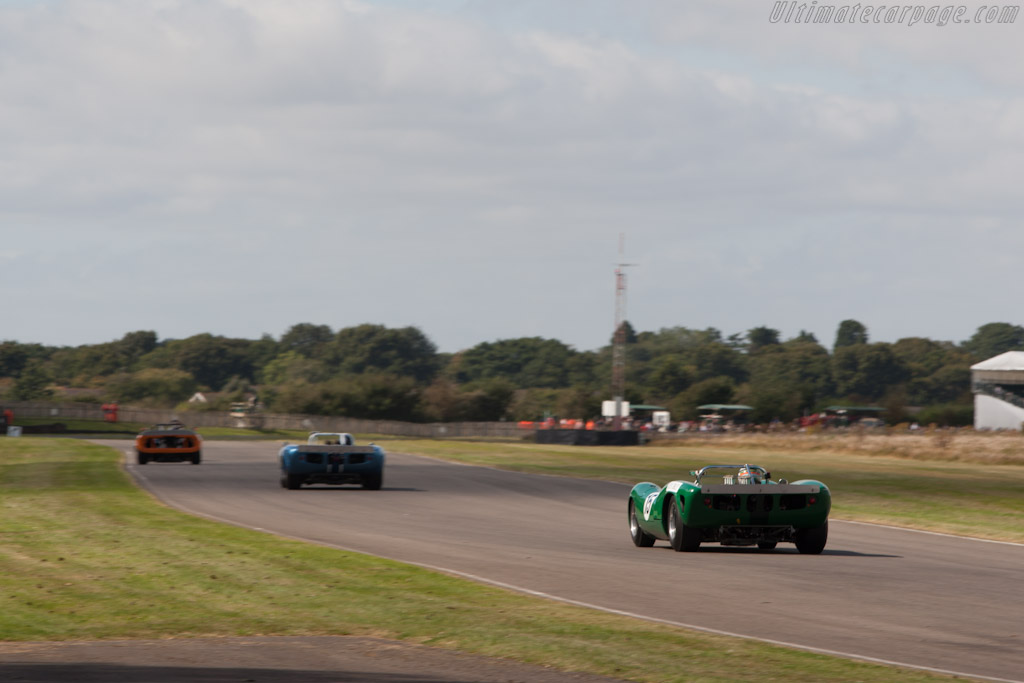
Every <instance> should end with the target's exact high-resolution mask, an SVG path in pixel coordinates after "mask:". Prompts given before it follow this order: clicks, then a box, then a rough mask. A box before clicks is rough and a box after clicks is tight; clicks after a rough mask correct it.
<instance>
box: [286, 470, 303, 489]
mask: <svg viewBox="0 0 1024 683" xmlns="http://www.w3.org/2000/svg"><path fill="white" fill-rule="evenodd" d="M305 479H306V478H305V477H303V476H302V475H301V474H282V475H281V486H283V487H285V488H286V489H288V490H289V491H295V490H296V489H298V488H300V487H301V486H302V482H303V481H305Z"/></svg>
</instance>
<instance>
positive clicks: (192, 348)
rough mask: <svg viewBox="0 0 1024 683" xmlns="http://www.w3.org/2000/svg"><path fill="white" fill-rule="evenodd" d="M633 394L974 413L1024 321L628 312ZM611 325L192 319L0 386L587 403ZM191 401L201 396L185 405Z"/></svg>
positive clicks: (415, 406)
mask: <svg viewBox="0 0 1024 683" xmlns="http://www.w3.org/2000/svg"><path fill="white" fill-rule="evenodd" d="M623 327H624V330H623V332H624V338H625V340H626V361H625V362H626V378H627V381H626V396H625V398H626V400H628V401H630V402H632V403H634V404H639V403H642V404H653V405H659V406H664V407H666V408H667V409H668V410H670V411H671V412H672V416H673V419H676V420H679V419H692V418H694V417H696V415H697V406H699V405H703V404H707V403H742V404H746V405H750V406H752V407H753V411H752V414H751V418H752V420H753V421H755V422H767V421H769V420H772V419H775V418H778V419H781V420H792V419H794V418H796V417H799V416H801V415H804V414H807V413H809V412H817V411H820V410H821V409H822V408H823V407H825V406H827V405H830V404H837V403H838V404H854V405H866V404H872V405H880V406H882V407H884V408H885V409H886V410H887V416H888V418H889V420H890V421H899V420H901V419H904V418H905V417H906V416H907V414H906V411H907V410H908V408H921V409H924V410H923V411H922V412H921V414H920V415H919V416H918V419H920V420H922V421H937V422H946V423H964V424H969V423H970V416H971V406H972V399H971V392H970V366H971V365H972V364H973V363H976V362H978V361H980V360H984V359H985V358H989V357H991V356H994V355H997V354H999V353H1002V352H1004V351H1009V350H1024V328H1022V327H1021V326H1018V325H1013V324H1011V323H989V324H986V325H982V326H981V327H979V328H978V330H977V331H976V332H975V333H974V335H973V336H972V337H971V338H970V339H968V340H966V341H963V342H961V343H954V342H949V341H933V340H930V339H926V338H923V337H908V338H904V339H900V340H899V341H896V342H894V343H887V342H871V341H870V340H869V337H868V330H867V328H866V327H865V326H864V325H863V324H861V323H860V322H858V321H856V320H844V321H843V322H842V323H840V324H839V326H838V329H837V330H836V336H835V340H834V342H833V343H832V346H831V348H826V347H825V346H824V345H823V344H822V343H821V342H819V341H818V340H817V339H816V338H815V336H814V335H813V334H810V333H807V332H803V331H801V332H800V334H798V335H797V336H795V337H793V338H790V339H785V340H784V339H782V338H781V335H780V333H779V331H778V330H775V329H772V328H770V327H763V326H762V327H755V328H752V329H750V330H747V331H746V332H745V333H737V334H732V335H729V336H724V335H723V334H722V333H721V332H720V331H719V330H717V329H715V328H707V329H704V330H697V329H690V328H686V327H668V328H662V329H660V330H658V331H656V332H653V331H644V332H636V331H635V330H634V329H633V328H632V326H631V325H630V324H629V323H628V322H626V323H623ZM611 358H612V348H611V340H609V344H608V345H607V346H605V347H603V348H600V349H598V350H594V351H578V350H576V349H574V348H572V347H571V346H568V345H566V344H564V343H562V342H560V341H558V340H556V339H544V338H541V337H522V338H516V339H503V340H499V341H495V342H482V343H480V344H477V345H476V346H473V347H471V348H469V349H465V350H463V351H460V352H458V353H440V352H438V350H437V347H436V345H435V344H434V343H433V342H432V341H431V340H430V339H429V338H428V337H427V336H426V335H425V334H424V333H423V332H422V331H421V330H419V329H418V328H416V327H403V328H389V327H386V326H383V325H371V324H364V325H357V326H354V327H345V328H341V329H339V330H333V329H332V328H331V327H330V326H328V325H316V324H312V323H299V324H296V325H293V326H292V327H291V328H290V329H289V330H288V331H287V332H285V333H284V334H283V335H281V337H280V338H279V339H275V338H273V337H271V336H270V335H264V336H263V337H262V338H260V339H256V340H250V339H238V338H228V337H222V336H215V335H212V334H198V335H195V336H192V337H189V338H187V339H172V340H160V339H158V337H157V334H156V332H153V331H136V332H130V333H128V334H126V335H124V337H122V338H121V339H119V340H117V341H112V342H108V343H104V344H92V345H83V346H78V347H51V346H44V345H41V344H22V343H18V342H15V341H4V342H0V398H7V399H9V400H33V399H54V398H65V399H71V398H73V400H92V401H104V402H109V401H117V402H121V403H125V404H135V405H143V406H154V407H156V406H159V407H170V406H175V405H180V407H181V408H185V407H186V406H185V405H182V404H183V402H185V401H187V399H188V398H189V397H191V396H193V395H194V394H195V392H197V391H205V392H208V393H211V394H212V395H213V396H214V399H213V400H212V401H211V402H210V403H208V404H206V406H204V407H205V408H207V409H220V410H223V409H226V408H227V407H228V405H229V404H230V403H231V402H232V401H239V400H245V399H246V398H248V397H250V396H257V397H258V399H259V402H260V403H261V405H263V406H264V408H265V409H266V410H268V411H272V412H282V413H305V414H323V415H346V416H350V417H363V418H373V419H392V420H407V421H489V420H535V419H538V418H541V417H545V416H549V415H557V416H562V417H575V418H581V417H582V418H589V417H593V416H595V415H598V414H599V413H600V404H601V401H602V400H607V399H609V398H611V396H610V388H609V387H610V382H611ZM190 407H192V408H194V409H198V407H197V406H190Z"/></svg>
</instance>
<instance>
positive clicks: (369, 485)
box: [363, 472, 384, 491]
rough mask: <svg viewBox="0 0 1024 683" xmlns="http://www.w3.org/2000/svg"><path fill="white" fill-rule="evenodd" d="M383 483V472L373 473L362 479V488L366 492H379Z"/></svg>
mask: <svg viewBox="0 0 1024 683" xmlns="http://www.w3.org/2000/svg"><path fill="white" fill-rule="evenodd" d="M383 483H384V473H383V472H374V473H373V474H370V475H367V476H365V477H363V488H364V489H366V490H367V491H380V487H381V485H382V484H383Z"/></svg>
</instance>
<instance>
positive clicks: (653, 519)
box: [628, 465, 832, 555]
mask: <svg viewBox="0 0 1024 683" xmlns="http://www.w3.org/2000/svg"><path fill="white" fill-rule="evenodd" d="M690 474H691V475H692V476H694V477H695V479H694V481H692V482H691V481H681V480H680V481H671V482H669V483H668V484H666V485H665V487H664V488H660V487H658V486H656V485H655V484H652V483H650V482H642V483H640V484H637V485H636V486H634V487H633V490H632V491H630V494H629V506H628V515H629V535H630V536H631V537H632V539H633V543H634V544H635V545H636V546H638V547H641V548H649V547H650V546H652V545H654V542H655V541H656V540H659V539H660V540H663V541H668V542H669V544H670V545H671V546H672V548H674V549H675V550H677V551H686V552H692V551H694V550H697V549H699V548H700V544H701V543H721V544H722V545H728V546H753V545H756V546H757V547H758V548H760V549H762V550H771V549H773V548H775V546H776V545H778V544H779V543H794V544H796V549H797V550H799V551H800V552H801V553H805V554H812V555H817V554H819V553H820V552H821V551H822V550H824V549H825V542H826V541H827V540H828V513H829V510H830V509H831V507H832V496H831V494H830V493H829V490H828V487H827V486H825V485H824V484H822V483H821V482H820V481H814V480H811V479H801V480H800V481H795V482H793V483H792V484H790V483H788V482H787V481H786V480H785V479H779V480H778V481H773V480H772V478H771V474H770V473H769V472H768V470H766V469H764V468H763V467H758V466H757V465H708V466H706V467H703V468H701V469H699V470H696V471H691V472H690Z"/></svg>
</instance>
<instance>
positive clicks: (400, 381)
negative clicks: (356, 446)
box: [271, 374, 420, 421]
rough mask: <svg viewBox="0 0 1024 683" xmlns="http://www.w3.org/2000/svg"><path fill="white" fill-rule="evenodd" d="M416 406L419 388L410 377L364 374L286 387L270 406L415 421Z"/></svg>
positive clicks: (285, 409) (290, 410)
mask: <svg viewBox="0 0 1024 683" xmlns="http://www.w3.org/2000/svg"><path fill="white" fill-rule="evenodd" d="M419 403H420V388H419V386H418V385H417V383H416V380H415V379H413V378H412V377H398V376H396V375H387V374H364V375H353V376H348V377H339V378H335V379H332V380H330V381H329V382H322V383H320V384H307V383H305V382H297V383H294V384H291V385H287V386H285V387H283V388H281V389H280V391H278V392H277V393H276V395H275V396H274V402H273V404H272V406H271V407H272V409H273V410H275V411H278V412H287V413H300V414H309V415H340V416H344V417H355V418H364V419H371V420H403V421H417V420H418V419H419V417H420V415H419V412H418V408H419Z"/></svg>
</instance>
